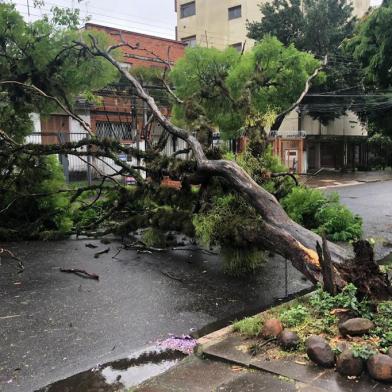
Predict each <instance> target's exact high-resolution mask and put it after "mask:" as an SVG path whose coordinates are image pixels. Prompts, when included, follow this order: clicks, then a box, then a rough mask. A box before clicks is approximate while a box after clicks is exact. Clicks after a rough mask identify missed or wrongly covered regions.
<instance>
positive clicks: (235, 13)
mask: <svg viewBox="0 0 392 392" xmlns="http://www.w3.org/2000/svg"><path fill="white" fill-rule="evenodd" d="M241 11H242V9H241V6H240V5H237V6H235V7H230V8H229V20H231V19H237V18H241V16H242V14H241Z"/></svg>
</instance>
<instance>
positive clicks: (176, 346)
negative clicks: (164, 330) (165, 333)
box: [159, 335, 197, 354]
mask: <svg viewBox="0 0 392 392" xmlns="http://www.w3.org/2000/svg"><path fill="white" fill-rule="evenodd" d="M159 345H160V346H161V347H164V348H167V349H171V350H178V351H181V352H182V353H184V354H192V353H193V349H194V348H195V347H196V345H197V341H196V339H193V338H192V337H191V336H189V335H182V336H175V335H170V337H169V338H168V339H165V340H163V341H161V342H159Z"/></svg>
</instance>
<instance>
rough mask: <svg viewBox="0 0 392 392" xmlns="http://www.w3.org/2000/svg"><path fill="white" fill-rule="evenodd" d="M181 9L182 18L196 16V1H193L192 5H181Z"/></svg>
mask: <svg viewBox="0 0 392 392" xmlns="http://www.w3.org/2000/svg"><path fill="white" fill-rule="evenodd" d="M180 7H181V8H180V15H181V18H187V17H188V16H192V15H195V14H196V3H195V2H194V1H191V2H190V3H186V4H181V6H180Z"/></svg>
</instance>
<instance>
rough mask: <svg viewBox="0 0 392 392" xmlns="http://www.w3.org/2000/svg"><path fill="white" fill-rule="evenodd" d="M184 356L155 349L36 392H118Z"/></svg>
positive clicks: (98, 367) (169, 366) (164, 368)
mask: <svg viewBox="0 0 392 392" xmlns="http://www.w3.org/2000/svg"><path fill="white" fill-rule="evenodd" d="M185 356H186V355H185V354H183V353H181V352H179V351H173V350H166V351H162V350H159V349H158V350H155V351H150V352H146V353H143V354H141V355H140V356H138V357H129V358H124V359H120V360H118V361H113V362H109V363H106V364H104V365H99V366H97V367H95V368H93V369H90V370H88V371H85V372H82V373H79V374H76V375H74V376H72V377H69V378H67V379H65V380H61V381H57V382H55V383H53V384H51V385H48V386H47V387H45V388H42V389H40V390H39V391H36V392H117V391H120V390H123V388H130V387H133V386H136V385H138V384H140V383H141V382H143V381H145V380H147V379H149V378H151V377H154V376H156V375H158V374H160V373H163V372H164V371H166V370H168V369H170V368H171V367H172V366H174V365H175V364H176V363H177V362H178V361H180V360H181V359H183V358H184V357H185Z"/></svg>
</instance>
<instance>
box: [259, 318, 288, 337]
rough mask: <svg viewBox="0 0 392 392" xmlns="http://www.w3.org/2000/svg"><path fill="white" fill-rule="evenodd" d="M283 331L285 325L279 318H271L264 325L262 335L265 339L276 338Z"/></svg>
mask: <svg viewBox="0 0 392 392" xmlns="http://www.w3.org/2000/svg"><path fill="white" fill-rule="evenodd" d="M282 331H283V326H282V323H281V322H280V321H279V320H278V319H269V320H266V322H265V323H264V325H263V329H262V330H261V336H262V337H263V338H264V339H270V338H276V337H277V336H278V335H279V334H280V333H281V332H282Z"/></svg>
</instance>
